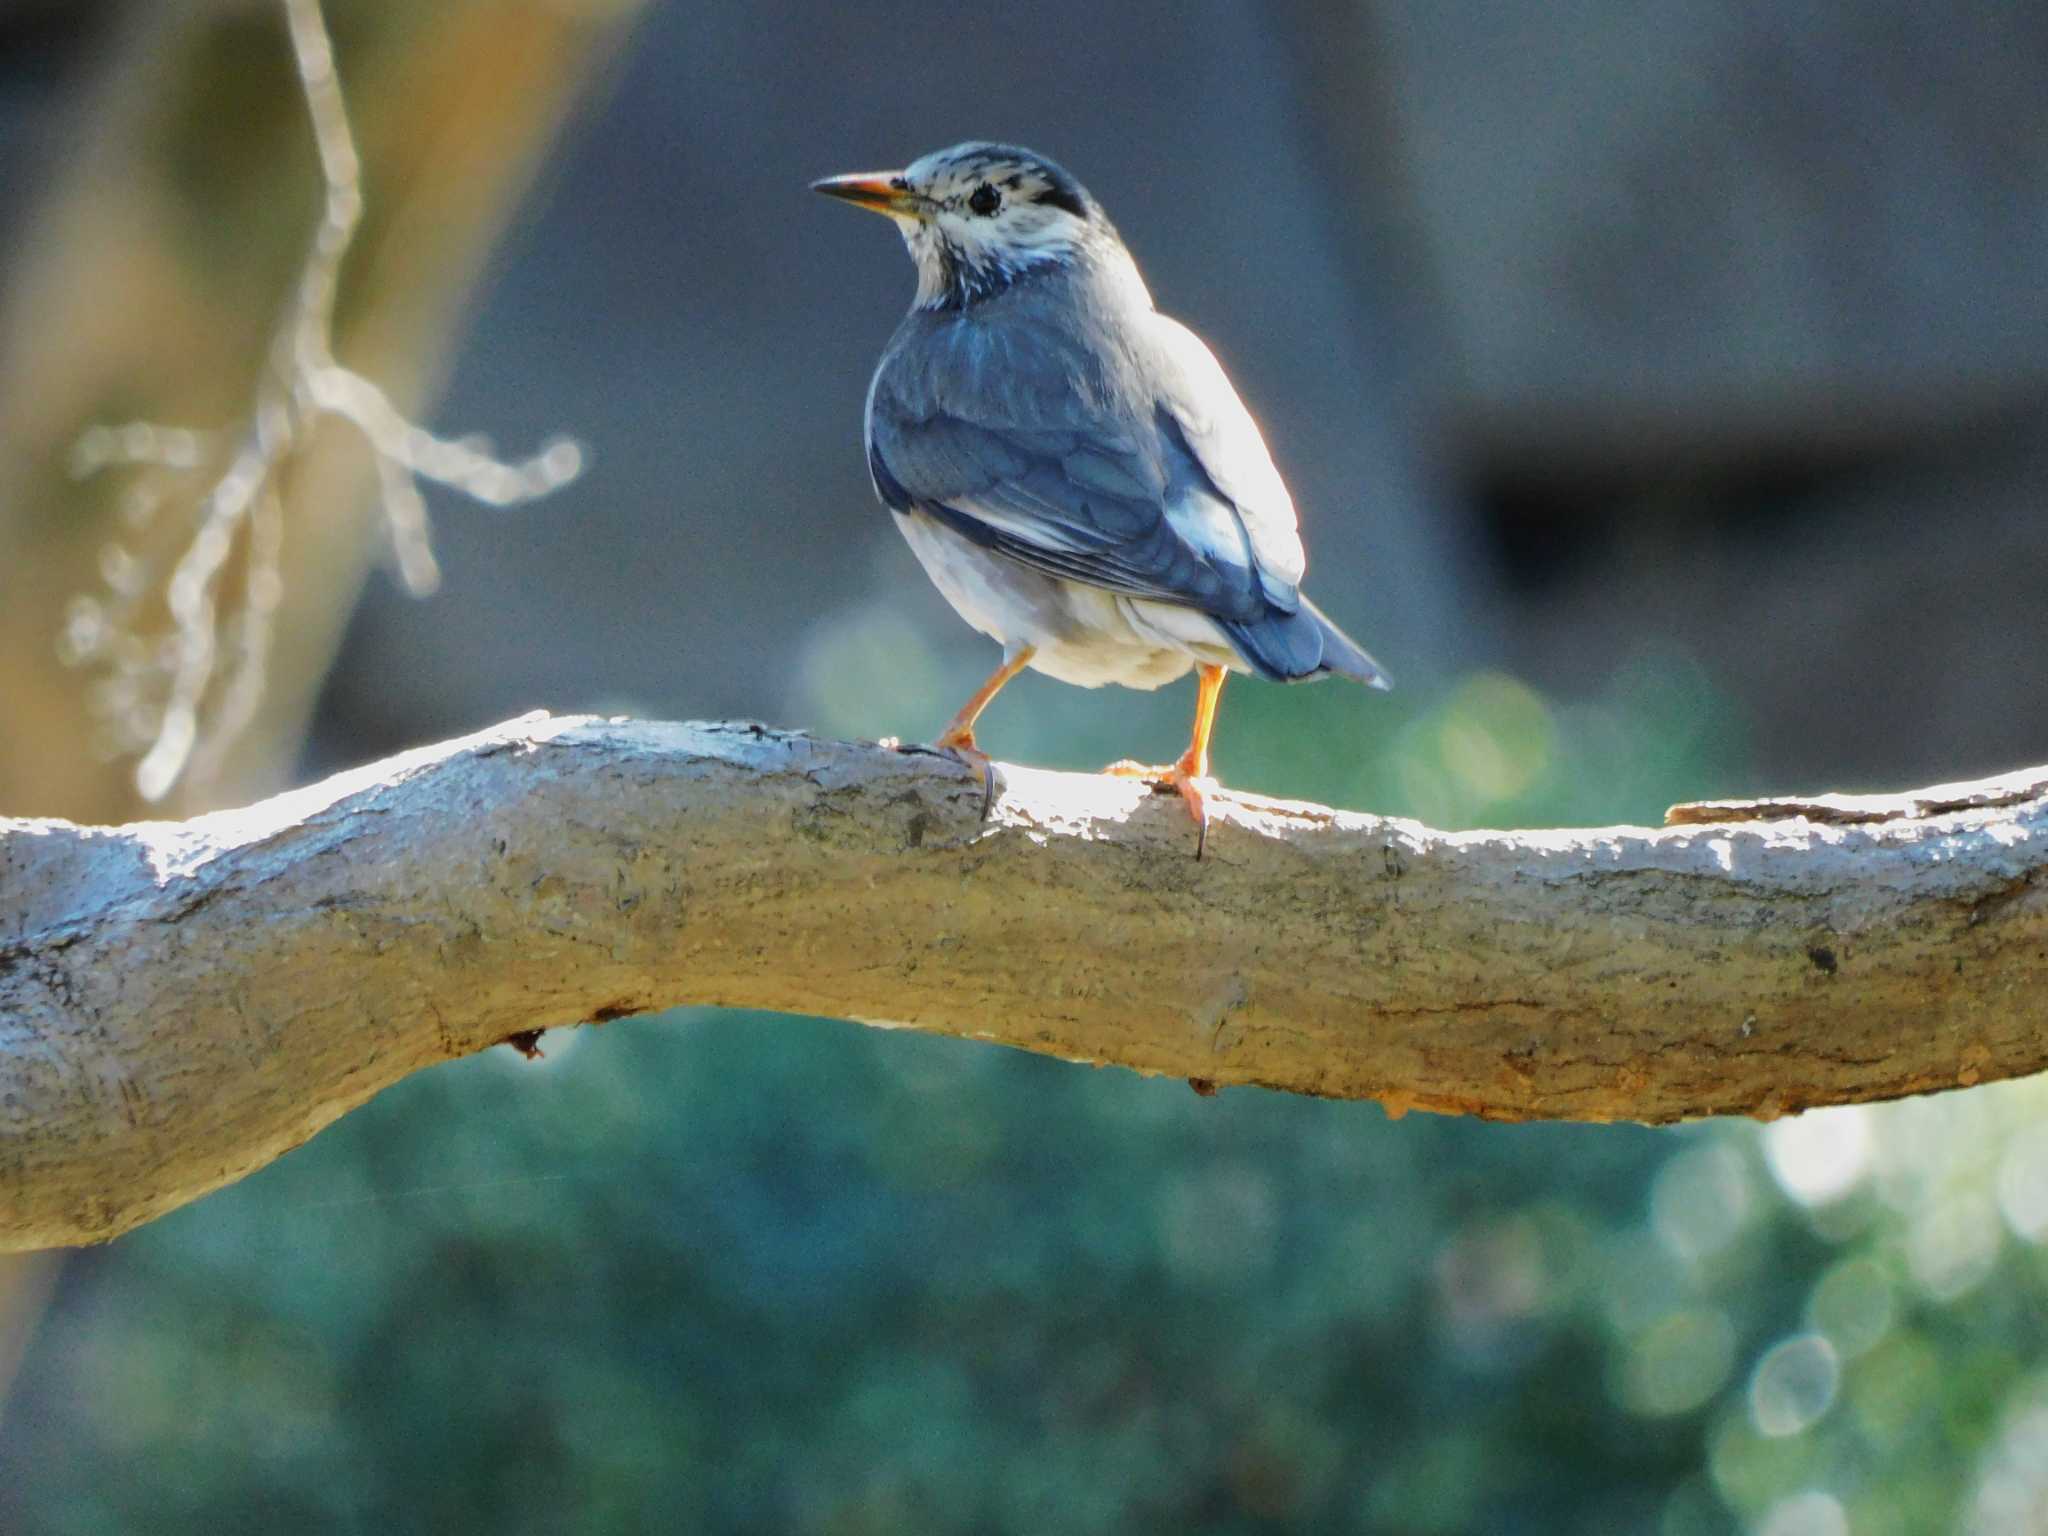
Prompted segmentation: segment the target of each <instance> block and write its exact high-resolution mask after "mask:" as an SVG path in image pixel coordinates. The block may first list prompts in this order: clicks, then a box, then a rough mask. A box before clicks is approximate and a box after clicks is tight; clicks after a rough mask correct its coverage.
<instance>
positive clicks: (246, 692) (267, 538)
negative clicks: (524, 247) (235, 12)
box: [61, 0, 582, 800]
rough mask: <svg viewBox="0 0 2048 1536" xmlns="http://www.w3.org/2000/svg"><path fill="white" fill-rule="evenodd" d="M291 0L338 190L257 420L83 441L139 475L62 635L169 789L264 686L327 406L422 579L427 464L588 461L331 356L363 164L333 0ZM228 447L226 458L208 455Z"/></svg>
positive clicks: (511, 497) (251, 707)
mask: <svg viewBox="0 0 2048 1536" xmlns="http://www.w3.org/2000/svg"><path fill="white" fill-rule="evenodd" d="M281 3H282V5H283V7H284V13H285V20H286V23H287V25H288V28H289V31H290V36H291V46H292V57H293V59H294V61H295V63H296V66H297V69H298V75H299V81H300V85H301V87H302V89H303V91H304V95H305V100H306V109H307V115H308V117H309V120H310V122H311V125H312V132H313V142H314V146H315V148H316V149H317V151H318V153H319V160H320V176H321V181H322V184H323V187H324V189H325V190H324V197H323V201H322V205H321V214H320V220H319V224H318V227H317V228H316V230H315V231H314V235H313V240H312V244H311V247H310V248H309V250H308V251H307V254H306V260H305V264H304V266H303V268H302V269H301V272H300V277H299V281H298V284H297V287H296V288H295V290H294V291H293V294H292V296H291V298H290V300H289V302H288V303H287V305H286V307H285V311H284V313H283V315H282V316H281V318H280V320H279V323H278V326H277V330H276V333H275V336H274V339H273V341H272V345H271V354H270V358H269V361H268V363H267V365H266V366H265V369H264V371H263V375H262V377H261V380H260V381H259V383H258V385H257V389H256V395H255V399H254V402H253V404H252V406H251V409H250V414H249V418H248V422H247V425H246V427H245V428H244V429H243V430H242V432H241V433H240V435H239V437H236V438H235V439H234V441H233V447H232V451H231V452H230V451H229V450H228V447H227V439H226V438H225V437H223V436H222V435H219V434H211V433H203V432H197V431H192V430H189V429H185V428H180V427H169V426H162V425H158V424H156V423H152V422H130V423H128V424H126V425H122V426H101V427H95V428H93V429H91V430H90V431H88V432H86V433H85V434H84V435H83V436H82V437H81V438H80V440H79V442H78V443H77V445H76V447H75V449H74V451H73V454H72V463H71V467H72V471H73V473H74V474H75V475H78V476H80V477H85V476H90V475H95V474H99V473H101V472H103V471H107V470H112V469H125V470H130V471H134V472H136V476H137V478H136V479H135V481H134V482H133V484H132V485H131V486H130V487H129V490H128V492H127V494H126V496H125V498H124V500H123V504H122V510H123V520H124V522H125V524H126V525H127V529H128V532H129V535H130V537H131V540H132V541H133V545H134V547H131V546H130V545H129V544H120V543H116V544H110V545H109V546H108V547H107V549H106V550H105V551H104V552H103V554H102V559H101V576H102V578H103V581H104V590H103V591H102V592H101V593H99V594H97V595H83V594H82V595H80V596H79V597H77V598H76V599H74V600H73V602H72V604H71V607H70V610H69V613H68V614H67V618H66V624H65V630H64V634H63V636H62V637H61V650H62V654H63V655H64V658H65V659H66V660H67V661H69V662H71V663H73V664H75V665H84V664H91V665H95V666H98V667H100V668H102V669H103V671H104V673H105V676H104V677H103V678H102V679H101V681H100V682H99V683H98V684H97V685H96V686H95V688H94V691H93V704H94V712H95V715H96V717H97V718H98V719H99V721H100V722H101V725H102V727H103V729H104V731H105V732H106V739H105V745H106V746H107V748H108V750H110V751H113V752H116V753H129V752H133V753H138V754H139V755H140V761H139V762H138V763H137V765H136V770H135V782H136V787H137V789H138V791H139V792H140V793H141V794H142V796H143V797H144V798H145V799H148V800H160V799H162V798H163V797H164V795H166V794H168V793H169V792H170V790H171V788H172V787H173V786H174V785H175V784H176V783H177V782H178V781H179V779H180V778H181V777H182V776H183V775H184V774H185V773H186V772H187V770H188V769H190V768H192V767H193V766H194V764H195V761H199V766H200V767H201V768H202V769H204V768H205V766H206V764H205V763H204V762H203V761H200V760H199V756H198V755H200V754H205V755H209V756H210V755H217V754H218V753H220V752H222V751H223V750H225V749H226V748H227V747H228V746H229V745H231V744H232V743H233V741H234V739H235V737H236V736H237V735H238V734H239V733H240V731H241V730H242V728H243V727H244V726H245V725H246V724H247V723H248V721H249V719H250V717H251V715H252V714H253V713H254V711H255V708H256V705H257V703H258V701H259V700H260V698H261V696H262V691H263V684H264V669H265V660H266V657H267V654H268V651H269V646H270V640H271V636H272V633H273V631H274V628H275V625H276V622H277V613H278V609H279V605H280V603H281V602H282V600H283V598H284V592H283V584H282V581H281V579H280V575H279V570H280V565H279V553H280V550H281V549H282V546H283V541H284V538H285V536H286V524H287V517H286V512H285V506H286V493H285V485H284V480H285V477H286V473H287V470H288V468H289V466H290V464H291V461H292V458H293V456H294V454H295V453H296V452H297V451H298V450H299V448H300V447H301V446H302V445H303V444H304V443H305V442H306V441H307V439H308V436H309V434H310V433H311V432H312V430H313V429H314V428H315V427H316V426H317V425H318V424H319V423H320V422H321V421H322V420H324V419H328V418H332V419H335V420H339V421H343V422H346V423H348V424H349V425H350V426H352V427H353V428H354V429H355V430H356V431H357V432H358V433H360V434H361V435H362V438H363V440H364V442H365V443H366V444H367V445H368V447H369V450H370V452H371V455H372V457H373V458H374V460H375V462H376V466H377V478H378V486H379V490H380V501H381V506H382V512H383V521H384V527H385V530H386V532H387V536H388V537H389V539H390V543H391V548H392V552H393V556H394V558H395V560H396V563H397V566H398V571H399V575H400V578H401V579H402V580H403V581H404V583H405V585H406V587H407V588H408V589H409V590H410V591H412V592H414V593H415V594H419V595H424V594H426V593H429V592H431V591H433V590H434V588H435V587H436V586H437V585H438V584H439V581H440V572H439V569H438V567H437V566H436V564H435V561H434V554H433V546H432V543H431V541H430V539H429V536H428V528H427V513H426V503H425V500H424V499H423V498H422V496H421V494H420V488H419V482H420V481H422V480H424V481H428V482H430V483H432V484H436V485H442V486H446V487H448V488H449V489H452V490H456V491H460V492H462V493H463V494H465V495H468V496H470V497H472V498H474V499H475V500H478V501H482V502H486V503H488V504H490V505H493V506H509V505H512V504H514V503H517V502H521V501H527V500H531V499H533V498H534V497H537V496H544V495H546V494H548V493H549V492H550V491H553V490H556V489H558V488H559V487H561V486H562V485H564V484H566V483H567V482H568V481H570V480H572V479H574V478H575V477H576V475H577V474H578V473H579V472H580V470H581V467H582V453H581V450H580V449H578V447H577V446H576V445H575V444H574V443H572V442H569V441H566V440H560V441H556V442H553V443H550V444H548V445H546V446H545V447H543V448H542V449H541V451H540V452H539V453H537V454H535V455H534V456H533V457H531V458H529V459H525V460H522V461H517V462H507V461H504V460H501V459H499V458H497V457H495V456H494V455H493V453H492V452H491V449H490V447H489V445H488V444H486V443H483V442H482V441H480V440H476V439H463V440H452V441H451V440H448V439H444V438H440V437H436V436H435V435H434V434H433V433H431V432H428V431H426V430H425V429H423V428H421V427H419V426H416V425H415V424H413V423H412V422H411V421H409V420H408V419H407V418H406V416H405V414H404V413H403V412H402V411H400V410H399V409H398V408H397V407H396V406H395V405H394V404H392V402H391V400H390V399H389V397H388V396H386V395H385V394H384V392H383V391H382V390H381V389H379V388H378V386H377V385H376V383H375V382H374V381H372V380H370V379H367V378H365V377H363V376H362V375H361V374H359V373H356V372H354V371H352V370H351V369H349V368H347V367H344V366H343V365H342V364H341V363H339V362H337V361H336V360H335V357H334V355H333V345H334V304H335V296H336V292H337V287H338V284H339V281H340V273H341V266H342V262H343V260H344V258H345V257H346V256H347V254H348V250H349V246H350V244H351V242H352V241H353V240H354V238H355V233H356V229H357V226H358V225H359V223H360V222H361V219H362V211H363V194H362V187H361V163H360V161H359V160H358V158H357V155H356V148H355V141H354V137H353V135H352V134H351V133H350V131H349V123H348V113H347V110H346V108H345V106H344V103H343V100H342V94H341V85H340V81H339V79H338V78H337V76H336V74H335V69H334V50H333V46H332V44H331V42H330V40H329V38H328V34H327V27H326V23H325V20H324V19H323V17H322V14H321V10H320V5H319V0H281ZM223 454H226V456H227V462H226V464H225V466H224V467H222V468H220V469H219V470H218V471H217V472H212V471H213V467H214V466H215V465H216V464H218V463H219V460H220V458H221V457H222V455H223ZM167 507H176V508H179V509H181V510H182V511H183V516H182V517H180V518H178V519H177V521H178V523H179V525H180V526H179V528H178V529H177V530H176V531H177V532H178V533H179V534H180V535H185V536H184V537H180V538H177V539H172V538H169V537H167V536H166V535H165V533H164V530H163V521H164V514H165V512H166V509H167ZM151 535H154V538H153V539H146V536H151ZM166 546H169V547H168V548H167V547H166ZM172 549H175V550H176V551H177V552H176V554H175V558H174V559H173V558H171V553H170V551H171V550H172ZM152 551H154V552H152ZM238 557H239V561H240V583H239V590H238V592H237V593H236V596H237V597H238V599H239V601H238V602H237V603H236V604H235V605H234V606H233V608H232V611H224V592H225V590H226V583H225V581H224V578H225V577H226V576H227V574H228V572H229V569H230V566H231V564H232V563H233V562H234V561H235V560H236V559H237V558H238ZM166 561H168V562H169V570H168V573H166V572H165V571H164V570H163V569H162V566H163V565H164V563H165V562H166ZM159 590H161V591H162V593H163V597H164V602H165V605H166V607H167V608H168V612H169V619H170V626H171V627H170V630H169V632H168V633H167V634H163V635H148V634H144V633H142V632H141V629H140V625H141V623H142V619H141V615H142V610H143V606H144V604H145V602H146V601H147V600H148V599H149V598H151V596H152V595H153V594H154V593H156V592H157V591H159ZM224 653H225V661H226V666H225V669H223V665H222V663H223V659H224Z"/></svg>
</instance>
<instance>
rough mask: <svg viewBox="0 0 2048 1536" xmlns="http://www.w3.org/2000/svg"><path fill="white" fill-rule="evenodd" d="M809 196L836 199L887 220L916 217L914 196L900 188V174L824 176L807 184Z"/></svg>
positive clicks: (875, 173) (912, 193)
mask: <svg viewBox="0 0 2048 1536" xmlns="http://www.w3.org/2000/svg"><path fill="white" fill-rule="evenodd" d="M811 190H812V191H813V192H822V193H824V194H825V195H826V196H827V197H836V198H839V199H840V200H842V201H843V202H849V203H851V204H853V206H854V207H856V208H865V209H867V210H868V212H870V213H886V214H888V215H889V216H890V217H891V218H897V219H911V218H916V217H917V204H918V196H917V194H916V193H915V192H913V191H911V190H910V188H909V187H908V186H906V185H905V184H904V181H903V173H902V172H901V171H860V172H857V173H855V174H854V175H852V176H827V177H826V178H825V179H824V180H823V181H814V182H812V183H811Z"/></svg>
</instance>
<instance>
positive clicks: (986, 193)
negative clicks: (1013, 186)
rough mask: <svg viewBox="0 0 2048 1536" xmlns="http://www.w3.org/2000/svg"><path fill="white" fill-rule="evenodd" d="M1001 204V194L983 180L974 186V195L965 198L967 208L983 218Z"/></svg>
mask: <svg viewBox="0 0 2048 1536" xmlns="http://www.w3.org/2000/svg"><path fill="white" fill-rule="evenodd" d="M1002 206H1003V194H1002V193H1000V192H998V191H997V190H996V189H995V188H994V187H992V186H990V185H989V184H988V183H987V182H985V181H984V182H983V183H982V184H981V185H980V186H978V187H976V188H975V189H974V195H973V196H971V197H969V198H968V199H967V207H968V209H969V210H970V211H971V212H974V213H978V214H980V215H981V216H982V217H983V218H984V219H985V218H987V217H988V216H989V215H990V214H992V213H994V212H995V211H996V210H997V209H998V208H1000V207H1002Z"/></svg>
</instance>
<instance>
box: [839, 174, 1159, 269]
mask: <svg viewBox="0 0 2048 1536" xmlns="http://www.w3.org/2000/svg"><path fill="white" fill-rule="evenodd" d="M812 186H813V188H814V189H815V190H817V191H819V192H823V193H825V194H826V195H828V196H830V197H837V198H841V199H844V200H845V201H846V202H849V203H852V204H853V205H854V206H855V207H857V208H866V209H868V210H870V211H871V212H874V213H881V214H886V215H888V216H889V217H890V218H891V219H894V220H895V221H896V227H897V229H899V230H900V231H901V232H902V234H903V243H904V244H905V245H907V246H909V247H910V255H911V259H912V260H914V261H915V262H916V263H917V302H918V304H919V306H920V307H922V308H927V309H940V308H949V307H963V308H964V307H965V306H967V305H969V304H973V303H976V302H978V301H980V300H982V299H985V298H989V297H992V296H993V295H995V294H998V293H1001V292H1002V291H1003V290H1004V289H1006V288H1008V287H1009V286H1010V285H1011V284H1012V283H1014V282H1016V281H1018V280H1019V279H1020V278H1023V277H1026V276H1028V275H1031V274H1033V273H1037V272H1043V271H1045V270H1047V269H1049V268H1057V267H1072V266H1075V265H1077V264H1080V263H1083V262H1087V261H1091V260H1105V259H1117V260H1121V261H1123V262H1125V263H1128V261H1129V258H1128V257H1127V256H1125V255H1124V252H1123V242H1122V241H1121V240H1119V239H1118V238H1117V233H1116V230H1115V229H1114V228H1113V227H1112V226H1111V224H1110V222H1109V220H1108V218H1107V217H1105V216H1104V214H1103V212H1102V208H1101V206H1100V205H1099V204H1098V203H1097V202H1096V201H1095V199H1094V198H1092V197H1090V196H1089V195H1088V191H1087V189H1086V188H1085V187H1083V186H1082V185H1081V183H1080V182H1078V181H1076V180H1075V179H1074V178H1073V177H1072V176H1071V175H1069V174H1068V173H1067V171H1066V170H1064V169H1063V168H1062V167H1060V166H1059V165H1057V164H1055V163H1054V162H1053V161H1051V160H1048V159H1046V158H1045V156H1043V155H1037V154H1033V153H1032V152H1031V151H1030V150H1028V149H1018V148H1017V147H1016V146H1014V145H1010V144H985V143H980V142H971V143H967V144H956V145H954V146H953V147H952V148H951V149H941V150H937V151H934V152H933V153H932V154H929V155H926V156H925V157H924V158H923V159H921V160H916V161H913V162H912V163H911V164H909V165H907V166H905V167H904V168H903V169H902V170H900V171H869V172H863V173H861V174H858V175H853V176H830V177H827V178H826V179H825V180H823V181H819V182H813V183H812ZM1133 275H1135V272H1134V273H1133Z"/></svg>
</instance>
